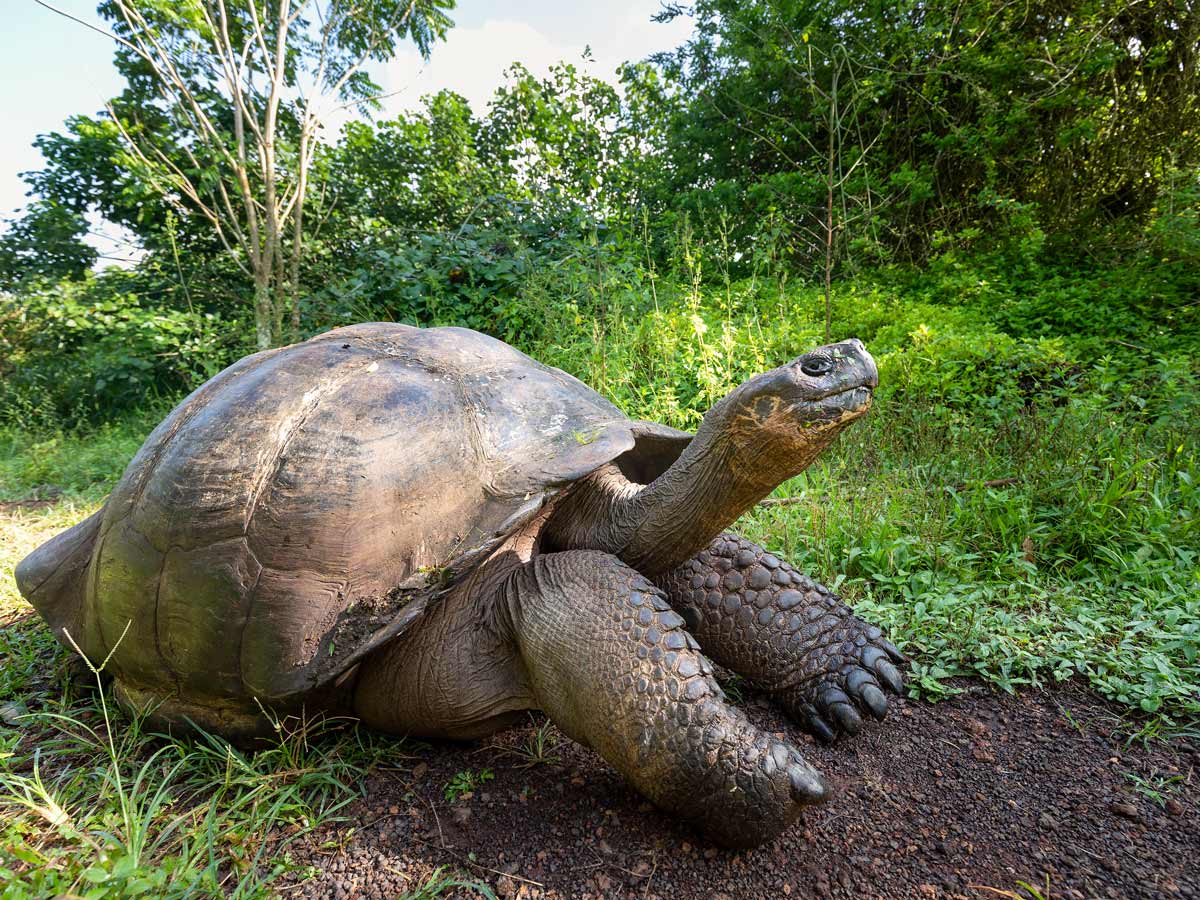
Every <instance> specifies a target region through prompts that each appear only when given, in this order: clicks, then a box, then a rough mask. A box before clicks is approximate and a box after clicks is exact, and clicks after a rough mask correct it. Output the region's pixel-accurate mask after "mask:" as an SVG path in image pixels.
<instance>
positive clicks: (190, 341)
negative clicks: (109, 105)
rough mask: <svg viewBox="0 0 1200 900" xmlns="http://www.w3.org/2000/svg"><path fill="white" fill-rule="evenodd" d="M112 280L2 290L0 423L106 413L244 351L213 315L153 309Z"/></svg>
mask: <svg viewBox="0 0 1200 900" xmlns="http://www.w3.org/2000/svg"><path fill="white" fill-rule="evenodd" d="M110 285H111V282H110V281H109V280H107V279H105V278H103V277H100V278H94V279H91V280H89V281H86V282H83V283H80V284H74V283H70V282H63V283H60V284H58V285H55V286H53V287H51V288H46V289H43V290H39V291H37V292H34V293H30V294H25V295H20V296H10V297H2V298H0V375H2V376H3V379H2V381H0V422H8V423H12V424H22V425H25V426H27V427H34V428H39V427H47V426H49V427H62V426H64V425H65V426H67V427H72V426H74V425H77V424H80V423H82V422H89V421H107V420H109V419H111V418H112V417H113V416H115V415H117V414H119V413H120V412H122V411H123V410H126V409H131V408H134V407H136V406H138V405H139V404H141V403H143V402H145V401H146V400H147V398H149V397H153V396H166V397H174V396H177V395H179V394H181V393H183V392H185V391H187V390H189V389H190V388H191V387H193V386H195V385H197V384H199V383H200V382H202V381H204V380H205V379H207V378H209V377H211V376H212V375H213V374H215V373H216V372H218V371H219V370H220V369H221V368H223V367H224V366H225V365H227V364H228V363H229V362H230V361H232V360H233V359H234V358H235V357H236V356H237V355H239V351H240V350H242V349H243V347H242V346H241V341H240V340H239V338H240V333H239V332H240V329H239V328H238V327H237V326H236V324H234V323H230V322H227V321H224V320H222V319H221V317H220V316H219V314H217V313H199V312H195V311H191V310H178V309H170V308H154V307H150V306H148V305H146V304H145V303H144V302H143V301H142V300H141V299H139V298H138V297H137V296H135V295H133V294H129V293H123V292H120V291H116V290H112V289H111V286H110ZM231 325H233V327H231Z"/></svg>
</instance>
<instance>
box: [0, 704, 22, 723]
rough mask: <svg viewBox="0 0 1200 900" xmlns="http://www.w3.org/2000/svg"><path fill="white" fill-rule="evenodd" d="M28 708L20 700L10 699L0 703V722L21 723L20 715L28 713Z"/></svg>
mask: <svg viewBox="0 0 1200 900" xmlns="http://www.w3.org/2000/svg"><path fill="white" fill-rule="evenodd" d="M28 713H29V708H28V707H27V706H26V705H25V704H24V703H22V702H21V701H20V700H10V701H9V702H8V703H0V722H3V723H4V724H5V725H12V726H14V727H15V726H17V725H20V724H21V716H24V715H28Z"/></svg>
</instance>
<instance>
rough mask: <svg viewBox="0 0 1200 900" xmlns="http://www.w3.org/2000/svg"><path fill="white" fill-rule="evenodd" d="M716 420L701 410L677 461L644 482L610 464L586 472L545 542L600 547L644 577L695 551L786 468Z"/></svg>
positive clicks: (564, 547)
mask: <svg viewBox="0 0 1200 900" xmlns="http://www.w3.org/2000/svg"><path fill="white" fill-rule="evenodd" d="M714 412H716V410H714ZM724 425H725V423H724V421H723V420H722V417H721V416H719V415H718V416H714V415H712V413H710V415H709V416H706V417H705V420H704V422H703V423H702V424H701V427H700V430H699V431H698V432H697V434H696V437H695V439H694V440H693V441H692V442H691V443H690V444H689V445H688V447H687V449H686V450H684V452H683V453H682V454H681V455H680V457H679V459H677V460H676V461H675V462H674V464H672V466H671V467H670V468H669V469H667V471H666V472H664V473H663V474H662V475H660V476H659V477H658V478H657V479H655V480H654V481H653V482H651V483H650V484H648V485H640V484H636V483H635V482H632V481H630V480H629V479H628V478H626V477H625V475H624V474H623V473H622V472H621V470H620V469H619V468H618V467H617V466H616V465H615V464H611V463H610V464H609V465H606V466H603V467H602V468H600V469H598V470H597V471H596V472H593V473H592V474H591V475H589V476H588V477H587V478H585V479H583V481H581V482H580V483H579V484H578V485H576V487H575V488H573V489H572V491H571V493H570V494H569V495H567V497H565V498H564V499H563V500H562V501H561V503H560V504H559V506H558V508H557V509H556V510H555V511H554V514H553V515H552V516H551V519H550V523H549V525H548V527H547V532H546V536H547V538H548V545H549V546H551V547H553V548H555V549H559V550H568V549H593V550H604V551H606V552H608V553H612V554H614V555H616V556H617V557H619V558H620V559H621V560H622V561H623V562H625V563H626V564H627V565H629V566H632V567H633V568H635V569H637V570H638V571H639V572H641V573H642V574H644V575H647V576H653V575H657V574H659V573H661V572H666V571H669V570H671V569H673V568H674V567H675V566H677V565H679V564H680V563H682V562H684V561H685V560H687V559H689V558H690V557H692V556H693V555H695V554H696V553H698V552H699V551H700V550H701V549H703V548H704V547H706V546H707V545H708V544H709V542H711V541H712V539H713V538H715V537H716V536H717V535H718V534H720V533H721V532H722V531H724V530H725V529H726V528H728V527H729V526H730V525H731V524H733V522H734V521H736V520H737V518H738V516H740V515H741V514H742V513H743V512H744V511H745V510H746V509H748V508H749V507H751V506H753V505H754V504H755V503H757V502H758V501H759V500H761V499H762V498H763V497H765V496H766V495H767V494H769V493H770V492H771V491H772V490H773V489H774V487H775V486H776V485H777V484H779V483H780V482H781V481H783V480H784V479H785V478H787V477H789V475H791V474H794V473H792V472H790V471H787V470H788V469H790V468H791V467H790V466H787V465H786V463H785V462H784V461H783V460H779V459H775V458H774V454H762V453H758V454H753V455H749V456H748V454H746V453H745V452H744V449H743V448H740V447H739V446H738V445H737V444H736V443H735V441H734V440H733V438H732V437H731V436H730V431H729V429H728V428H726V427H724ZM781 467H782V469H781Z"/></svg>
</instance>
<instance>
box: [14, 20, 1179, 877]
mask: <svg viewBox="0 0 1200 900" xmlns="http://www.w3.org/2000/svg"><path fill="white" fill-rule="evenodd" d="M281 11H282V12H281ZM100 12H101V15H102V17H103V19H104V20H105V21H106V23H107V27H108V28H110V29H111V31H112V33H113V34H114V35H115V37H116V42H115V43H114V47H115V51H116V52H115V64H116V66H117V69H118V71H119V72H120V73H121V75H122V76H123V78H124V79H125V83H126V86H125V89H124V90H123V92H122V93H121V94H120V95H119V96H116V97H113V98H112V100H111V102H110V104H109V105H108V108H107V110H106V111H105V112H104V113H103V114H99V115H86V114H80V115H77V116H73V117H71V118H70V119H69V120H68V121H67V122H66V123H65V124H64V126H63V127H62V129H61V130H59V131H56V132H54V133H50V134H46V135H43V136H41V137H40V138H39V139H38V146H39V148H40V150H41V152H42V155H43V157H44V165H43V167H42V168H40V169H38V170H36V171H33V172H30V173H27V175H26V176H25V177H26V181H27V183H28V186H29V190H30V196H31V202H30V203H29V204H28V206H27V208H26V210H25V212H24V213H23V214H22V215H21V216H20V217H18V218H16V219H14V220H12V221H10V222H8V224H7V229H6V230H5V231H4V233H3V235H0V501H2V502H3V503H4V504H6V505H5V507H4V509H5V515H6V517H7V519H8V521H7V523H6V529H7V532H8V534H7V537H9V538H11V539H10V540H8V541H7V542H6V545H5V547H4V549H3V550H2V551H0V552H2V553H3V555H4V557H5V558H4V559H3V563H4V566H5V567H6V568H8V567H10V565H11V564H13V563H15V561H16V560H17V559H19V557H20V555H21V554H22V553H24V552H27V551H28V550H29V549H31V548H32V546H33V545H34V544H35V543H36V542H37V540H40V539H43V538H44V537H45V536H46V535H47V534H49V533H50V532H51V531H53V530H54V528H56V527H61V526H63V525H65V524H69V523H70V522H72V521H74V520H75V519H77V518H79V517H81V516H82V515H83V514H84V513H85V512H88V511H90V510H91V509H93V508H95V506H96V505H97V504H98V503H99V502H100V501H101V500H102V498H103V496H104V495H105V493H106V492H107V491H108V490H109V489H111V487H112V486H113V484H114V483H115V482H116V480H117V479H118V478H119V476H120V473H121V471H122V468H123V467H124V465H125V463H126V462H127V461H128V459H129V458H130V457H131V456H132V454H133V453H134V452H135V451H136V449H137V447H138V445H139V444H140V443H141V441H142V440H143V439H144V437H145V435H146V434H147V433H148V432H149V430H150V429H151V428H152V427H153V426H154V425H155V424H156V423H157V421H158V420H159V419H160V418H161V417H162V416H163V415H164V414H165V413H166V412H167V411H168V410H169V409H170V408H171V407H172V406H173V405H174V404H175V403H177V402H178V401H179V400H180V399H181V398H182V397H183V396H184V395H185V394H186V393H187V392H188V391H189V390H191V389H192V388H194V387H196V386H197V385H199V384H200V383H202V382H203V381H204V380H206V379H207V378H209V377H211V376H212V375H214V374H215V373H216V372H218V371H220V370H221V369H222V368H223V367H225V366H226V365H228V364H229V363H231V362H232V361H234V360H235V359H237V358H239V357H240V356H242V355H245V354H246V353H250V352H253V351H254V350H255V349H257V348H262V347H267V346H274V345H279V344H281V343H287V342H291V341H294V340H301V339H304V338H306V337H308V336H310V335H312V334H315V333H318V332H320V331H324V330H326V329H329V328H332V327H336V326H338V325H343V324H347V323H350V322H358V321H369V320H376V321H397V322H407V323H412V324H419V325H450V324H453V325H464V326H467V327H471V328H475V329H479V330H481V331H485V332H487V333H489V334H493V335H495V336H497V337H499V338H502V339H504V340H506V341H509V342H510V343H512V344H514V345H515V346H517V347H519V348H520V349H522V350H524V351H525V352H527V353H529V354H531V355H532V356H534V357H536V358H538V359H540V360H542V361H544V362H547V363H549V364H551V365H556V366H559V367H561V368H563V369H565V370H567V371H569V372H571V373H573V374H575V375H577V376H579V377H580V378H582V379H583V380H584V381H586V382H587V383H589V384H590V385H592V386H593V387H594V388H596V389H597V390H598V391H600V392H601V393H603V394H605V395H606V396H608V397H610V398H611V399H613V400H614V402H616V403H617V404H618V405H620V406H621V407H622V408H623V409H624V410H625V411H626V412H628V413H629V414H630V415H631V416H635V417H642V418H651V419H656V420H659V421H662V422H666V423H668V424H671V425H675V426H678V427H683V428H693V427H695V425H696V424H697V423H698V421H699V419H700V417H701V416H702V415H703V412H704V411H705V410H706V409H707V408H708V407H709V406H710V405H711V404H712V403H713V402H714V401H715V400H716V399H718V398H720V397H721V396H723V395H724V393H725V392H726V391H727V390H728V389H729V388H731V387H732V386H733V385H735V384H737V383H738V382H740V381H741V380H742V379H744V378H745V377H746V376H748V375H749V374H751V373H753V372H755V371H759V370H762V369H764V368H768V367H771V366H773V365H777V364H778V363H780V362H781V361H783V360H786V359H789V358H791V357H793V356H795V355H797V354H798V353H799V352H802V351H804V350H806V349H808V348H810V347H811V346H814V345H816V344H818V343H823V342H824V341H826V340H827V339H829V338H832V339H835V340H836V339H841V338H844V337H849V336H857V337H859V338H861V339H862V340H864V341H865V342H866V343H867V345H868V347H869V348H870V349H871V351H872V352H873V353H874V355H875V356H876V358H877V359H878V361H879V363H880V372H881V386H880V389H879V391H878V396H877V402H876V406H875V410H874V411H873V412H872V414H871V416H870V417H869V418H868V419H867V420H866V421H865V422H863V423H860V424H859V425H857V426H856V427H855V428H854V429H852V430H851V432H849V433H848V434H847V435H846V436H845V437H844V438H843V439H842V441H841V443H840V444H839V446H838V447H837V448H836V449H835V450H834V451H831V452H830V453H829V454H828V455H827V457H826V458H825V459H823V460H822V461H821V462H820V463H818V464H817V465H816V466H814V467H813V469H811V470H810V471H809V472H807V473H805V474H804V475H802V476H800V477H799V478H797V479H794V480H793V481H792V482H789V483H788V484H785V485H784V486H782V487H781V488H780V489H779V491H778V492H777V497H776V499H786V501H787V502H785V503H777V504H775V505H772V506H767V507H763V508H760V509H758V510H757V511H755V512H754V513H752V514H750V515H749V516H748V518H747V520H746V521H745V522H744V523H743V525H744V528H745V530H746V531H747V532H748V533H749V534H751V535H752V536H753V537H755V538H756V539H758V540H760V541H761V542H763V543H765V544H767V545H769V546H771V547H772V548H775V549H778V550H779V551H781V552H783V553H785V554H786V555H787V556H789V557H790V558H791V559H793V560H794V561H795V562H796V563H797V564H798V565H799V566H801V567H802V568H805V569H808V570H810V571H812V572H813V573H814V574H816V575H818V576H819V577H822V578H824V579H827V580H829V581H831V582H833V583H835V584H836V585H837V586H838V588H839V589H840V591H841V592H842V593H843V594H844V595H845V596H846V597H847V599H848V600H849V601H850V602H852V603H853V604H854V605H855V606H856V608H857V609H858V610H859V611H860V612H862V613H863V614H864V615H865V616H866V617H867V618H871V619H874V620H877V621H880V622H881V623H882V624H885V625H886V626H887V627H888V628H889V629H890V630H891V633H892V634H893V636H894V637H895V638H896V640H897V641H898V643H900V644H901V645H902V646H903V647H904V649H905V650H906V652H908V653H909V654H910V655H911V657H912V659H913V667H912V675H911V680H912V684H913V686H914V691H916V692H920V693H923V694H925V695H927V696H933V697H937V696H939V695H942V694H944V693H946V692H949V691H953V690H956V687H955V684H954V683H953V682H951V681H949V679H951V678H952V677H954V676H959V675H975V676H979V677H982V678H984V679H986V680H987V681H989V682H991V683H993V684H994V685H997V686H998V687H1000V688H1003V689H1008V690H1012V689H1016V688H1018V687H1020V686H1023V685H1042V684H1047V683H1054V682H1056V681H1062V680H1065V679H1068V678H1071V677H1079V678H1081V679H1084V680H1086V682H1087V683H1089V684H1090V685H1091V686H1092V688H1093V689H1095V690H1096V691H1098V692H1099V693H1100V694H1102V695H1103V696H1105V697H1107V698H1110V699H1111V700H1113V701H1115V702H1116V703H1118V704H1120V706H1121V708H1123V709H1125V710H1128V714H1129V716H1130V719H1129V728H1130V730H1131V731H1132V732H1134V733H1140V734H1141V735H1143V736H1154V735H1157V734H1168V733H1183V732H1187V731H1188V730H1189V729H1190V730H1191V732H1193V733H1194V732H1195V730H1196V725H1195V723H1196V720H1197V717H1200V678H1198V677H1197V671H1198V661H1200V575H1198V549H1200V548H1198V542H1197V529H1198V525H1197V523H1198V522H1200V491H1198V490H1197V479H1198V477H1200V465H1198V459H1197V449H1196V448H1197V446H1200V442H1198V441H1197V437H1198V431H1200V416H1198V408H1200V362H1198V360H1200V355H1198V353H1197V351H1198V350H1200V79H1198V73H1197V62H1198V61H1197V55H1198V52H1200V9H1198V8H1197V6H1196V5H1195V4H1193V3H1188V2H1183V0H1166V2H1164V0H1155V2H1145V0H1118V2H1112V0H1105V2H1099V0H1061V2H1056V3H1050V4H1045V3H1043V4H1021V3H1011V2H1007V0H964V2H959V3H935V4H928V3H915V2H906V0H901V2H898V3H896V2H893V3H874V2H854V0H838V2H822V0H770V2H761V0H738V2H732V0H698V2H697V3H696V4H695V6H694V7H689V8H683V7H679V6H674V5H669V6H664V8H663V10H662V12H661V14H660V16H661V18H662V19H664V20H670V19H674V18H676V17H679V16H689V17H691V19H692V21H693V26H694V27H693V31H692V35H691V37H690V39H689V40H687V41H686V42H685V43H683V44H682V45H681V46H679V47H678V48H677V49H675V50H673V51H671V52H665V53H661V54H658V55H656V56H654V57H652V58H650V59H647V60H642V61H631V62H629V63H627V64H625V65H624V66H622V67H621V69H620V70H619V72H618V73H616V76H615V77H614V78H613V79H612V80H606V79H601V78H599V77H596V76H595V75H593V74H590V73H589V72H588V70H587V67H585V66H579V65H575V64H572V63H570V62H563V63H561V64H560V65H557V66H555V67H554V68H553V69H552V70H551V71H550V72H549V74H547V75H544V76H542V75H535V74H534V73H532V72H530V71H529V70H527V69H525V68H524V67H523V66H522V65H521V64H520V63H519V62H518V63H514V65H513V67H512V68H511V70H510V71H509V73H508V75H507V77H506V79H505V80H504V82H503V83H502V84H499V85H497V87H496V90H495V93H494V95H493V97H492V100H491V102H490V103H489V104H488V105H487V107H486V108H485V109H473V108H471V107H470V105H469V104H468V103H467V102H466V100H464V98H462V97H461V96H458V95H456V94H454V93H452V92H448V91H442V92H440V93H436V94H433V95H430V96H428V97H426V98H424V99H423V101H422V105H421V107H420V108H419V109H417V110H415V111H410V112H407V113H404V114H402V115H399V116H396V117H392V118H380V117H378V116H375V117H372V115H371V113H372V110H377V109H378V104H379V100H380V98H379V93H380V88H379V87H378V86H377V85H375V84H374V83H373V82H372V81H371V79H370V77H368V75H367V74H366V69H365V68H363V64H364V63H365V62H369V61H370V60H380V59H386V58H388V57H389V55H391V54H393V53H394V52H395V51H396V48H397V47H398V46H400V45H402V44H408V43H412V44H415V46H416V47H417V48H418V49H419V50H420V51H421V52H422V53H426V54H434V55H436V53H437V50H438V42H439V41H440V40H441V39H442V38H443V37H444V36H445V34H446V32H447V30H448V29H449V28H451V27H452V23H451V17H452V15H453V13H452V8H451V4H450V3H449V2H446V0H409V2H396V0H366V2H359V3H355V4H350V3H343V2H341V0H323V2H319V3H318V2H311V3H309V4H296V5H295V6H292V5H289V4H288V3H286V2H285V3H284V4H282V5H277V4H264V3H261V2H259V0H224V2H219V0H218V2H208V0H204V2H201V0H192V2H184V3H179V2H165V0H139V2H137V3H133V2H131V0H106V2H104V3H103V4H102V5H101V7H100ZM80 27H83V26H80ZM320 98H324V99H326V100H328V101H329V104H328V105H327V107H326V108H327V109H328V108H330V105H331V106H332V108H337V107H345V108H346V109H350V110H353V111H356V112H358V113H360V114H362V118H359V119H356V120H354V121H351V122H350V123H349V124H346V125H344V126H343V127H342V128H341V129H340V131H339V132H338V133H337V134H334V135H328V134H327V133H326V132H327V129H323V128H322V124H323V121H324V120H323V119H322V118H321V114H320V113H319V111H318V104H317V103H316V102H315V101H316V100H317V99H320ZM89 215H93V216H94V215H99V216H101V217H102V218H103V219H104V220H106V221H107V222H109V223H113V224H116V225H120V226H122V227H124V228H126V229H128V230H129V232H131V233H132V234H133V235H134V236H135V238H136V241H137V243H138V245H139V247H140V249H141V254H140V261H139V262H137V264H136V265H134V266H132V267H130V268H107V269H103V270H100V271H97V266H96V263H97V255H96V251H95V250H94V249H93V248H92V247H91V246H89V244H88V243H87V242H85V241H84V239H83V238H84V236H85V235H86V232H87V230H88V228H89V224H88V218H87V217H88V216H89ZM0 595H2V597H3V601H4V604H5V607H4V608H5V609H7V610H16V611H19V610H20V601H19V600H18V599H17V598H16V595H15V592H14V591H13V589H12V586H11V583H10V582H6V583H5V585H4V586H3V587H0ZM14 614H15V613H14ZM0 653H3V654H4V655H5V656H4V658H5V662H6V664H5V665H4V666H0V702H3V701H4V700H5V699H8V700H9V701H10V702H18V703H20V704H21V705H22V706H23V707H24V706H26V705H30V706H32V705H34V704H35V701H36V703H38V704H40V703H49V702H50V699H49V698H50V697H51V696H53V693H54V692H53V690H52V689H51V687H49V686H48V685H46V684H43V683H42V682H41V681H39V678H40V677H41V675H40V673H41V670H42V669H43V668H44V667H45V666H46V664H47V661H48V660H52V659H54V658H57V655H56V651H55V650H54V649H53V643H52V641H51V640H50V639H49V637H48V635H46V634H45V632H44V631H42V630H40V629H39V628H38V627H36V626H35V625H31V624H29V625H28V627H22V628H15V627H14V628H10V629H6V631H5V633H4V635H3V636H0ZM88 702H90V701H88ZM4 733H5V732H4V731H3V730H2V729H0V735H3V734H4ZM14 735H15V736H13V737H12V738H11V743H12V747H13V748H18V744H19V735H16V733H15V732H14ZM5 740H8V738H5ZM3 749H4V748H3V747H0V750H3ZM21 752H22V751H20V750H19V748H18V749H13V750H11V751H10V756H11V757H12V758H14V759H17V758H20V757H21ZM114 753H115V748H114ZM110 755H112V754H110ZM119 756H120V755H119V754H117V755H115V756H113V760H112V765H113V766H114V767H116V769H117V770H120V768H121V766H123V765H126V764H127V763H129V761H130V760H136V758H137V757H136V754H134V755H132V756H129V757H128V758H127V757H124V756H120V758H118V757H119ZM2 758H4V753H0V759H2ZM129 764H132V763H129ZM14 777H15V776H14ZM6 784H8V785H9V786H10V787H12V785H17V787H12V790H13V791H14V792H16V794H19V792H20V790H19V789H23V788H20V783H19V782H6ZM25 788H28V785H25ZM80 789H81V790H83V789H84V788H82V787H81V788H80ZM14 795H15V794H14ZM297 802H300V801H297ZM305 802H307V801H305ZM30 803H34V801H30ZM34 805H35V806H36V805H37V804H36V803H34ZM42 805H43V808H45V805H44V804H42ZM43 818H44V817H43ZM18 837H19V836H18ZM18 837H14V833H12V832H11V829H10V833H9V836H8V839H7V840H8V843H7V845H6V846H7V848H8V849H7V850H6V851H5V852H6V853H8V854H10V856H9V863H10V864H11V865H16V866H18V868H21V866H22V865H24V866H25V867H26V868H24V869H22V871H26V873H27V874H28V872H29V871H32V869H29V868H28V866H30V865H32V863H31V862H30V860H29V859H26V860H25V863H24V864H18V863H17V862H14V860H15V859H17V858H20V853H18V852H17V851H16V850H14V849H13V848H14V847H18V848H20V847H25V848H26V849H27V844H25V843H22V842H23V841H24V840H25V838H23V837H20V838H19V840H18ZM14 841H15V843H14ZM4 864H5V863H4V862H3V860H0V867H2V866H3V865H4ZM64 865H65V864H64ZM96 865H99V864H98V863H97V864H96ZM139 865H140V864H139ZM197 865H199V863H197ZM110 868H111V866H110ZM68 869H70V867H69V866H68ZM101 869H102V870H103V872H107V873H108V875H111V874H112V872H111V871H109V869H104V867H103V866H101ZM14 871H15V870H14ZM71 871H74V870H71ZM98 871H99V870H98ZM130 871H131V872H134V873H135V874H136V873H137V872H140V871H141V869H139V868H138V867H137V866H136V865H135V866H134V867H133V868H132V869H131V870H130ZM155 871H156V872H158V871H159V870H155ZM103 872H102V874H103ZM160 874H161V873H160ZM29 877H33V876H32V875H30V876H29ZM46 877H50V876H49V875H47V876H46ZM97 877H99V876H97ZM106 877H107V876H106ZM114 877H115V876H114ZM121 877H123V878H124V877H129V878H132V877H134V876H133V875H129V874H128V873H126V875H122V876H121ZM138 877H141V876H138ZM147 877H149V876H147ZM155 877H159V876H158V875H156V876H155ZM214 877H216V876H215V875H214ZM64 883H65V882H64ZM96 883H101V882H100V881H97V882H96Z"/></svg>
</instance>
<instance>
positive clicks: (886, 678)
mask: <svg viewBox="0 0 1200 900" xmlns="http://www.w3.org/2000/svg"><path fill="white" fill-rule="evenodd" d="M874 668H875V674H876V675H878V676H879V678H880V680H881V681H882V682H883V683H884V684H885V685H887V687H888V688H889V689H890V690H891V691H892V693H894V694H903V693H904V679H903V678H901V677H900V673H899V672H898V671H897V670H896V667H895V666H893V665H892V664H891V663H890V662H888V661H887V660H886V659H881V660H879V661H878V662H876V663H875V667H874Z"/></svg>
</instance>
